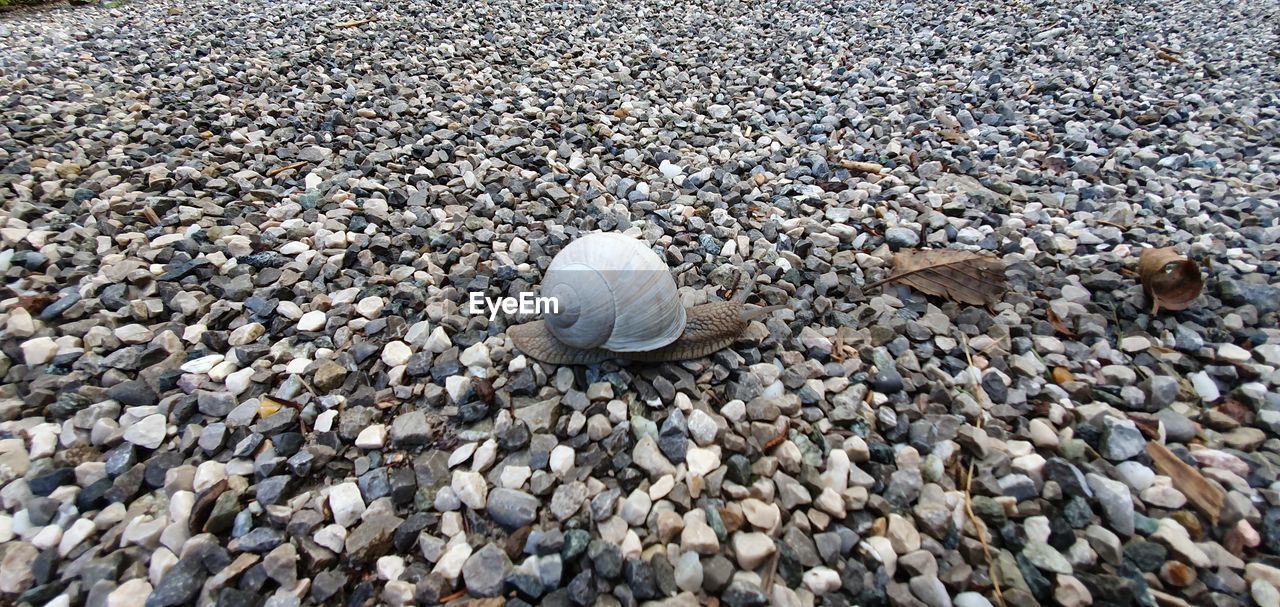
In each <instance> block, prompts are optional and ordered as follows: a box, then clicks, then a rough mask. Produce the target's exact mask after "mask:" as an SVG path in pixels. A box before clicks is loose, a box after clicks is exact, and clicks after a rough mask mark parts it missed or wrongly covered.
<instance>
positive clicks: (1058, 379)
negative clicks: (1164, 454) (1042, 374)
mask: <svg viewBox="0 0 1280 607" xmlns="http://www.w3.org/2000/svg"><path fill="white" fill-rule="evenodd" d="M1075 380H1076V378H1075V377H1074V376H1073V375H1071V372H1070V371H1068V370H1067V368H1066V367H1054V368H1053V383H1055V384H1058V385H1059V386H1061V385H1062V384H1065V383H1067V382H1072V381H1075Z"/></svg>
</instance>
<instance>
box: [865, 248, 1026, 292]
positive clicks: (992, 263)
mask: <svg viewBox="0 0 1280 607" xmlns="http://www.w3.org/2000/svg"><path fill="white" fill-rule="evenodd" d="M886 282H900V283H902V284H905V285H908V286H910V287H912V288H914V289H916V290H918V291H920V292H922V293H925V294H927V295H937V296H939V297H944V298H946V299H949V300H951V301H954V302H959V303H967V304H970V305H974V306H989V305H991V304H994V303H996V302H998V301H1000V299H1001V298H1002V297H1004V294H1005V291H1006V290H1008V286H1007V285H1006V284H1005V277H1004V262H1003V261H1001V260H1000V259H998V258H996V257H992V256H990V255H985V254H982V253H974V252H971V251H956V250H952V249H924V250H918V249H917V250H910V251H899V252H897V253H894V255H893V274H892V275H891V276H889V277H888V278H885V279H883V280H879V281H876V282H873V283H871V284H869V285H867V286H866V287H864V288H863V289H864V290H866V289H871V288H874V287H877V286H880V285H882V284H884V283H886Z"/></svg>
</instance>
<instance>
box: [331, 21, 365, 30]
mask: <svg viewBox="0 0 1280 607" xmlns="http://www.w3.org/2000/svg"><path fill="white" fill-rule="evenodd" d="M370 21H373V19H356V20H355V21H343V22H342V23H335V24H333V27H334V28H336V29H344V28H348V27H356V26H358V25H364V24H366V23H369V22H370Z"/></svg>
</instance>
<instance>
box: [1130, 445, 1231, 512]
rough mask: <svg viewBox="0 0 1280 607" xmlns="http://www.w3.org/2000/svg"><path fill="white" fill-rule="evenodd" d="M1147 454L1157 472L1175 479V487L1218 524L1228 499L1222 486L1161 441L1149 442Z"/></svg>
mask: <svg viewBox="0 0 1280 607" xmlns="http://www.w3.org/2000/svg"><path fill="white" fill-rule="evenodd" d="M1147 455H1149V456H1151V463H1152V464H1154V465H1155V467H1156V471H1157V472H1159V473H1160V474H1163V475H1165V476H1167V477H1169V478H1171V479H1173V487H1174V488H1175V489H1177V490H1178V491H1181V492H1182V494H1183V495H1185V496H1187V499H1188V500H1189V501H1190V502H1191V504H1192V505H1194V506H1195V507H1196V509H1197V510H1199V511H1200V513H1201V514H1203V515H1205V516H1206V517H1208V519H1209V521H1210V522H1211V523H1213V524H1214V525H1217V524H1218V514H1219V513H1221V512H1222V505H1223V503H1224V502H1225V501H1226V499H1227V496H1226V493H1225V492H1224V491H1223V490H1222V488H1221V487H1218V486H1217V485H1215V484H1213V483H1211V482H1209V480H1207V479H1206V478H1205V477H1204V475H1202V474H1200V471H1199V470H1196V469H1195V468H1193V467H1192V466H1190V465H1188V464H1187V463H1186V462H1184V461H1182V460H1180V459H1178V456H1176V455H1174V454H1173V452H1172V451H1170V450H1169V449H1168V448H1167V447H1165V446H1164V445H1161V444H1160V443H1156V442H1150V443H1147Z"/></svg>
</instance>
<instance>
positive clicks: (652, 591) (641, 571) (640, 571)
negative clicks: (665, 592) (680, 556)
mask: <svg viewBox="0 0 1280 607" xmlns="http://www.w3.org/2000/svg"><path fill="white" fill-rule="evenodd" d="M619 554H621V552H619ZM623 569H624V571H623V573H624V574H625V575H626V579H627V584H628V585H629V586H631V593H632V595H634V596H635V598H636V599H638V600H641V601H646V600H649V599H656V598H658V596H659V591H658V580H657V577H656V576H655V575H654V572H653V565H650V564H649V562H648V561H642V560H640V559H627V562H626V564H625V566H624V567H623Z"/></svg>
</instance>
